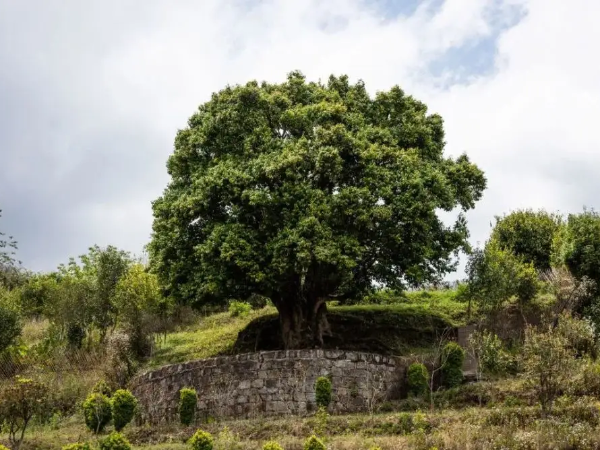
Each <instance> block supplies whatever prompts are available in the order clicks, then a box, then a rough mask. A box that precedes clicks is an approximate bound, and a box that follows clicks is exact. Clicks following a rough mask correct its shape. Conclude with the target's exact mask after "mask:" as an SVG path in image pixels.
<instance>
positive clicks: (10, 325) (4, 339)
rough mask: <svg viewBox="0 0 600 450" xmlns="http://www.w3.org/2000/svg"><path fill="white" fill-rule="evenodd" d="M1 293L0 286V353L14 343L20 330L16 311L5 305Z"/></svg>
mask: <svg viewBox="0 0 600 450" xmlns="http://www.w3.org/2000/svg"><path fill="white" fill-rule="evenodd" d="M2 291H3V288H2V287H1V286H0V353H2V352H3V351H4V350H6V349H7V348H8V347H10V346H11V345H13V344H15V343H16V341H17V338H18V337H19V336H20V335H21V329H22V325H21V319H20V317H19V313H18V311H17V310H16V309H15V308H14V306H12V305H8V304H6V303H7V302H6V303H5V301H4V299H3V298H2V295H3V292H2ZM5 295H8V294H5Z"/></svg>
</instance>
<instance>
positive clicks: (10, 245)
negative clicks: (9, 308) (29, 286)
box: [0, 209, 28, 289]
mask: <svg viewBox="0 0 600 450" xmlns="http://www.w3.org/2000/svg"><path fill="white" fill-rule="evenodd" d="M0 217H2V210H1V209H0ZM16 254H17V241H16V240H15V239H14V238H13V237H12V236H7V235H6V233H3V232H2V231H0V286H4V287H5V288H6V289H15V288H17V287H19V286H21V285H22V284H23V283H24V282H25V281H26V280H27V275H28V274H27V272H26V271H25V270H23V268H22V267H21V266H20V265H21V262H20V261H18V260H17V259H16Z"/></svg>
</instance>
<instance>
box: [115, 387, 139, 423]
mask: <svg viewBox="0 0 600 450" xmlns="http://www.w3.org/2000/svg"><path fill="white" fill-rule="evenodd" d="M111 405H112V417H113V423H114V425H115V430H117V431H121V430H122V429H123V428H125V426H126V425H127V424H128V423H129V422H131V420H132V419H133V416H134V414H135V409H136V408H137V399H136V398H135V397H134V396H133V394H132V393H131V392H129V391H128V390H126V389H119V390H118V391H116V392H115V393H114V395H113V397H112V399H111Z"/></svg>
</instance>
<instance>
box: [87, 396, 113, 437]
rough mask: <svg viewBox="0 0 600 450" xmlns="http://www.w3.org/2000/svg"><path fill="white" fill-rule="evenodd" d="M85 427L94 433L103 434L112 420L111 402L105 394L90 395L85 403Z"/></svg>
mask: <svg viewBox="0 0 600 450" xmlns="http://www.w3.org/2000/svg"><path fill="white" fill-rule="evenodd" d="M83 416H84V419H85V425H86V426H87V427H88V429H89V430H90V431H91V432H93V433H96V434H98V433H101V432H102V430H104V427H106V425H108V424H109V422H110V420H111V419H112V408H111V405H110V400H109V399H108V397H107V396H106V395H104V394H99V393H94V394H90V395H89V396H88V398H87V399H86V400H85V401H84V402H83Z"/></svg>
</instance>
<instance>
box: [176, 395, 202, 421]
mask: <svg viewBox="0 0 600 450" xmlns="http://www.w3.org/2000/svg"><path fill="white" fill-rule="evenodd" d="M197 403H198V395H197V394H196V390H195V389H192V388H183V389H182V390H181V391H179V421H180V422H181V424H182V425H185V426H189V425H191V424H192V422H193V421H194V419H195V417H196V404H197Z"/></svg>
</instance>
